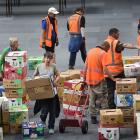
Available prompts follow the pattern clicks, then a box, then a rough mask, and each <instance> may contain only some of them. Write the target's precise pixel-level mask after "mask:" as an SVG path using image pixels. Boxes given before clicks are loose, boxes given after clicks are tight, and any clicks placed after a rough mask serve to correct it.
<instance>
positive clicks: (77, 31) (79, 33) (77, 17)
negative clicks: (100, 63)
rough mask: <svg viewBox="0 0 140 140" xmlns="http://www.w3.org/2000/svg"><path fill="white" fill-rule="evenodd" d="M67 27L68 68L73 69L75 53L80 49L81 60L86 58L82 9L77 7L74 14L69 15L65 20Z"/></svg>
mask: <svg viewBox="0 0 140 140" xmlns="http://www.w3.org/2000/svg"><path fill="white" fill-rule="evenodd" d="M67 29H68V31H69V34H70V41H69V45H68V49H69V52H70V58H69V69H74V66H75V61H76V55H77V52H78V51H79V50H80V52H81V57H82V60H83V62H85V60H86V46H85V17H84V10H83V9H82V8H77V9H76V10H75V11H74V14H73V15H72V16H70V17H69V19H68V22H67Z"/></svg>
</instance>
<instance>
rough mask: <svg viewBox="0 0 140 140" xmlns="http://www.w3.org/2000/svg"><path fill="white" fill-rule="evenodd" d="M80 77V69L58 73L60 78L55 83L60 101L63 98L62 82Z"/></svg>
mask: <svg viewBox="0 0 140 140" xmlns="http://www.w3.org/2000/svg"><path fill="white" fill-rule="evenodd" d="M79 78H80V70H78V69H77V70H76V69H75V70H67V71H65V72H61V73H60V79H59V81H58V83H57V92H58V96H59V99H60V102H61V103H62V100H63V93H64V82H65V81H67V80H72V79H79Z"/></svg>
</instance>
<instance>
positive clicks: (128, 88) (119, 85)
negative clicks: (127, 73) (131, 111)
mask: <svg viewBox="0 0 140 140" xmlns="http://www.w3.org/2000/svg"><path fill="white" fill-rule="evenodd" d="M116 91H117V93H121V94H122V93H124V94H125V93H134V94H135V93H136V92H137V84H136V78H123V79H121V80H118V81H116Z"/></svg>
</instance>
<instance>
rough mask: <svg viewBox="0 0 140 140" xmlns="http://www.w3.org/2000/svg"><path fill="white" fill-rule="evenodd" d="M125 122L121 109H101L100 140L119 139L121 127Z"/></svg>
mask: <svg viewBox="0 0 140 140" xmlns="http://www.w3.org/2000/svg"><path fill="white" fill-rule="evenodd" d="M122 124H123V113H122V111H121V109H108V110H100V124H99V128H98V139H99V140H119V137H120V134H119V127H120V126H122Z"/></svg>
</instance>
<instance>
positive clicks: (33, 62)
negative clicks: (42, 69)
mask: <svg viewBox="0 0 140 140" xmlns="http://www.w3.org/2000/svg"><path fill="white" fill-rule="evenodd" d="M42 60H43V57H30V58H29V59H28V69H29V70H35V68H36V66H37V65H38V64H41V63H42Z"/></svg>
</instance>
